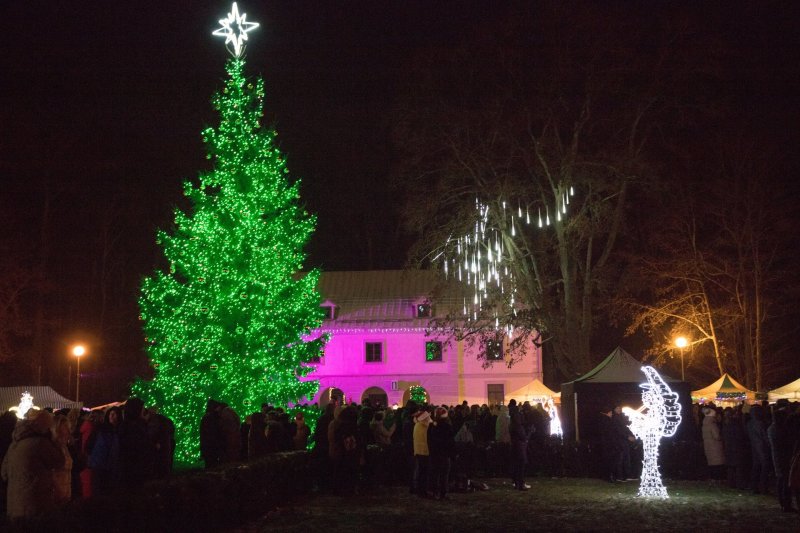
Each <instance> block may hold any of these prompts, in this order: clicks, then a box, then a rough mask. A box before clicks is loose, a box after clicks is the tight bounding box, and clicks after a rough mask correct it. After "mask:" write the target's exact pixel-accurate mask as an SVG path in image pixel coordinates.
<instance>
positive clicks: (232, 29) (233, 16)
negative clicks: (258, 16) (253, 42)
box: [212, 2, 259, 57]
mask: <svg viewBox="0 0 800 533" xmlns="http://www.w3.org/2000/svg"><path fill="white" fill-rule="evenodd" d="M246 19H247V13H241V14H240V13H239V6H237V5H236V2H234V3H233V6H232V7H231V12H230V13H228V18H224V19H220V20H219V23H220V24H221V25H222V27H221V28H218V29H216V30H214V32H213V33H212V35H218V36H221V37H225V46H228V44H229V43H231V44H233V50H230V48H229V49H228V50H230V52H231V54H233V57H241V55H242V52H244V42H245V41H246V40H247V32H249V31H253V30H254V29H256V28H258V26H259V24H258V22H247V20H246Z"/></svg>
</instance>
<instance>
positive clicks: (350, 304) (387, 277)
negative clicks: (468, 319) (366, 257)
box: [317, 270, 463, 331]
mask: <svg viewBox="0 0 800 533" xmlns="http://www.w3.org/2000/svg"><path fill="white" fill-rule="evenodd" d="M317 289H318V290H319V292H320V295H321V296H322V302H323V305H325V304H332V305H334V306H335V308H336V312H335V318H334V319H332V320H325V322H324V323H323V326H322V328H323V329H326V330H339V331H341V330H348V329H352V330H361V329H372V330H377V329H380V330H398V331H401V330H424V329H425V327H426V326H428V323H429V322H430V318H427V317H425V318H417V316H416V312H415V311H416V306H417V305H419V304H423V303H431V304H432V309H433V314H434V316H444V315H445V314H447V312H448V310H449V309H454V308H456V304H457V302H458V297H457V295H458V294H463V288H460V287H458V286H457V285H455V284H454V283H450V284H448V283H446V282H444V281H443V280H442V278H441V276H440V275H439V273H438V272H435V271H430V270H365V271H341V272H323V273H322V274H321V275H320V280H319V284H318V285H317Z"/></svg>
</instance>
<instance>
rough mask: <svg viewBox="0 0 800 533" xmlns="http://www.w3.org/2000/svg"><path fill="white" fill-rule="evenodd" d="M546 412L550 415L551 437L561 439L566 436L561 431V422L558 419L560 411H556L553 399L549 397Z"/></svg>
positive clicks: (545, 406) (545, 407) (545, 404)
mask: <svg viewBox="0 0 800 533" xmlns="http://www.w3.org/2000/svg"><path fill="white" fill-rule="evenodd" d="M544 410H545V411H547V414H548V415H550V435H552V436H554V437H558V438H559V439H560V438H562V437H563V436H564V433H563V431H562V429H561V420H560V419H559V418H558V410H557V409H556V406H555V403H553V398H552V397H550V396H548V397H547V399H546V400H545V402H544Z"/></svg>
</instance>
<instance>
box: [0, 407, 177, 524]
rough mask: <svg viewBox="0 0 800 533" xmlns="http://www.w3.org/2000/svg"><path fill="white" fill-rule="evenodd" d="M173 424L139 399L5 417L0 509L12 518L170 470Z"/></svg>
mask: <svg viewBox="0 0 800 533" xmlns="http://www.w3.org/2000/svg"><path fill="white" fill-rule="evenodd" d="M174 433H175V429H174V425H173V423H172V421H171V420H169V419H168V418H167V417H165V416H163V415H161V414H159V413H158V411H157V410H156V409H154V408H150V409H145V408H144V403H143V402H142V401H141V400H140V399H138V398H130V399H129V400H128V401H127V402H125V404H124V407H122V408H120V407H118V406H113V407H110V408H108V409H106V410H105V411H101V410H97V411H82V410H79V409H63V410H59V411H56V412H53V411H51V410H49V409H42V410H39V409H31V410H29V411H28V412H27V413H26V415H25V418H24V419H23V420H17V416H16V414H15V413H13V412H10V411H9V412H7V413H5V414H3V415H2V416H0V458H1V459H2V470H0V478H1V479H2V483H0V487H2V489H0V491H2V494H0V508H4V510H5V514H7V515H8V517H9V518H10V519H11V520H12V521H14V520H21V519H25V518H31V517H35V516H38V515H41V514H44V513H47V512H49V511H51V510H53V509H55V508H57V507H58V506H60V505H63V504H64V503H66V502H68V501H70V500H72V499H76V498H90V497H92V495H95V494H113V493H115V492H116V491H118V490H122V489H135V488H138V487H141V486H142V485H143V484H144V483H145V481H147V480H149V479H155V478H163V477H166V476H167V475H169V473H170V472H171V471H172V458H173V454H174V450H175V439H174Z"/></svg>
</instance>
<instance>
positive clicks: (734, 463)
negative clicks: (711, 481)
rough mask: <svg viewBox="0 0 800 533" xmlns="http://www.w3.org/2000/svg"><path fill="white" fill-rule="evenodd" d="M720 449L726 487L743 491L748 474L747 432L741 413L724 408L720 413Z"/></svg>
mask: <svg viewBox="0 0 800 533" xmlns="http://www.w3.org/2000/svg"><path fill="white" fill-rule="evenodd" d="M722 447H723V449H724V451H725V464H726V465H727V467H728V486H729V487H730V488H732V489H740V490H741V489H744V488H745V487H746V486H747V477H748V474H747V473H746V471H745V467H746V465H747V456H748V453H747V451H748V443H747V432H746V431H745V428H744V421H743V420H742V415H741V412H739V411H738V409H737V410H734V409H731V408H730V407H726V408H725V410H724V411H723V413H722Z"/></svg>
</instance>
